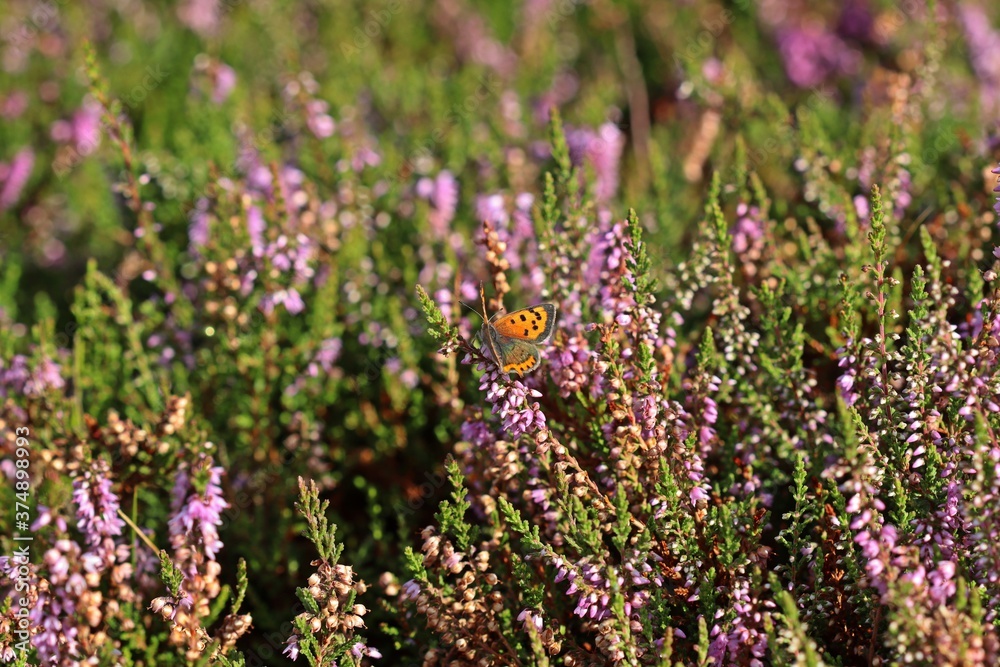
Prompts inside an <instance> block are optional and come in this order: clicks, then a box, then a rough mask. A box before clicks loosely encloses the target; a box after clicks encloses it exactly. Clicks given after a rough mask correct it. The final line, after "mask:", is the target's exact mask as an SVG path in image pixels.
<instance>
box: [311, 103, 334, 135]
mask: <svg viewBox="0 0 1000 667" xmlns="http://www.w3.org/2000/svg"><path fill="white" fill-rule="evenodd" d="M329 109H330V104H329V103H328V102H326V101H325V100H309V101H308V102H306V126H308V127H309V131H310V132H312V133H313V135H314V136H315V137H316V138H317V139H326V138H328V137H332V136H333V133H334V132H336V131H337V122H336V121H335V120H333V116H331V115H330V114H329V113H327V112H328V111H329Z"/></svg>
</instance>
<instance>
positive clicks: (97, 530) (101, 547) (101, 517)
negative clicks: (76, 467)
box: [73, 461, 125, 569]
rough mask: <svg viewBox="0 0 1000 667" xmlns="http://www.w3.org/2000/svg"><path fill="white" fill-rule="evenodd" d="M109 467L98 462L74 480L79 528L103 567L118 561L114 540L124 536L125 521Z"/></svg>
mask: <svg viewBox="0 0 1000 667" xmlns="http://www.w3.org/2000/svg"><path fill="white" fill-rule="evenodd" d="M108 473H109V470H108V466H107V464H106V463H103V462H102V461H98V462H96V463H94V465H93V466H91V469H90V470H87V471H86V472H84V473H83V475H81V476H79V477H77V478H76V479H74V480H73V502H74V503H76V516H77V519H79V521H78V522H77V524H76V527H77V528H79V529H80V531H81V532H82V533H83V534H84V539H85V540H86V543H87V546H88V547H89V548H90V550H91V551H92V552H93V553H94V555H96V556H98V557H99V559H100V568H101V569H103V568H104V567H106V566H108V565H110V564H111V563H113V562H114V550H115V543H114V539H113V538H114V537H115V536H118V535H121V534H122V529H123V528H124V527H125V522H124V521H122V520H121V518H119V516H118V506H119V501H118V496H117V495H115V493H114V492H113V491H112V490H111V479H110V478H109V477H108Z"/></svg>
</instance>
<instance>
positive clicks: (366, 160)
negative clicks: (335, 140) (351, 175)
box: [351, 146, 382, 172]
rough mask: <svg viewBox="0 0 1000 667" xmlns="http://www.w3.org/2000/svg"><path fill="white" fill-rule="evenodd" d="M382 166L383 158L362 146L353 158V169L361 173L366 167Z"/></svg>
mask: <svg viewBox="0 0 1000 667" xmlns="http://www.w3.org/2000/svg"><path fill="white" fill-rule="evenodd" d="M380 164H382V156H381V155H379V154H378V152H376V151H375V150H374V149H372V148H370V147H368V146H362V147H361V148H359V149H358V150H357V151H355V153H354V156H353V157H352V158H351V168H352V169H354V171H356V172H360V171H361V170H362V169H364V168H365V167H377V166H379V165H380Z"/></svg>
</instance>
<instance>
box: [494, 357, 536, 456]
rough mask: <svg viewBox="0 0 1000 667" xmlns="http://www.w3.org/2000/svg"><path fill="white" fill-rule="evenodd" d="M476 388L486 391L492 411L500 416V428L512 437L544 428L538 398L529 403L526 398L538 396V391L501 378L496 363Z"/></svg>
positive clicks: (515, 381)
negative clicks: (501, 426)
mask: <svg viewBox="0 0 1000 667" xmlns="http://www.w3.org/2000/svg"><path fill="white" fill-rule="evenodd" d="M479 389H480V390H481V391H485V392H486V400H487V401H488V402H489V403H491V404H492V405H493V414H495V415H499V417H500V419H501V420H503V421H502V425H503V430H504V432H506V434H507V436H508V437H509V438H510V439H511V440H517V439H518V438H520V437H521V436H522V435H524V434H525V433H533V432H535V431H539V430H542V429H544V428H545V413H543V412H542V410H541V407H540V406H539V404H538V402H537V401H535V402H530V403H529V399H531V398H539V397H541V395H542V394H541V392H540V391H538V390H536V389H529V388H528V387H527V385H525V384H524V383H523V382H521V381H520V380H513V381H510V380H507V381H504V380H503V379H502V376H501V373H500V371H499V370H498V369H497V368H495V367H493V368H490V369H489V370H488V371H487V372H486V373H485V374H483V378H482V380H481V382H480V384H479Z"/></svg>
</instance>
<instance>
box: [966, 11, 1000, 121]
mask: <svg viewBox="0 0 1000 667" xmlns="http://www.w3.org/2000/svg"><path fill="white" fill-rule="evenodd" d="M958 18H959V23H961V25H962V29H963V31H964V32H965V43H966V45H967V47H968V50H969V59H970V60H971V61H972V70H973V71H974V72H975V73H976V76H977V77H978V78H979V84H980V94H981V96H982V107H983V112H984V113H985V114H986V115H987V116H988V117H993V118H995V117H996V113H997V112H998V111H1000V58H998V57H997V54H998V53H1000V32H998V31H996V30H994V29H993V28H991V27H990V25H991V23H990V17H989V16H987V14H986V12H985V11H984V10H983V8H982V7H980V6H979V5H976V4H972V3H962V4H961V5H959V8H958Z"/></svg>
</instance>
